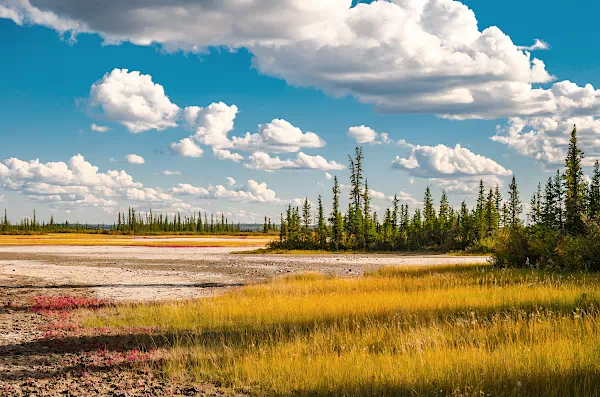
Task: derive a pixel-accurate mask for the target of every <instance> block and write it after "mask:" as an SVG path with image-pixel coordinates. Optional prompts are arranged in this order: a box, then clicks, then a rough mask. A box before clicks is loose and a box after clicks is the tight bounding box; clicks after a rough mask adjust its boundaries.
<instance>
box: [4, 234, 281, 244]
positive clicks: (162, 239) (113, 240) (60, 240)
mask: <svg viewBox="0 0 600 397" xmlns="http://www.w3.org/2000/svg"><path fill="white" fill-rule="evenodd" d="M177 238H186V240H185V241H178V240H176V239H177ZM211 238H217V239H219V240H218V241H215V240H210V239H211ZM271 239H272V237H269V236H243V237H239V236H209V235H201V236H179V235H172V236H158V237H155V236H152V237H150V238H145V237H143V236H120V235H109V234H85V233H82V234H76V233H65V234H60V233H50V234H44V235H0V246H30V245H75V246H133V247H135V246H143V247H260V246H264V245H265V244H266V243H267V242H268V241H270V240H271ZM229 240H230V241H229Z"/></svg>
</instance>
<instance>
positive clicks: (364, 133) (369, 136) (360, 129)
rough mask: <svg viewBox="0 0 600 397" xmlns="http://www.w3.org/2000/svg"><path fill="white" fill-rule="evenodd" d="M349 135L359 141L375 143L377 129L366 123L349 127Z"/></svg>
mask: <svg viewBox="0 0 600 397" xmlns="http://www.w3.org/2000/svg"><path fill="white" fill-rule="evenodd" d="M348 136H349V137H352V138H354V139H355V140H356V142H357V143H373V142H375V139H377V133H376V132H375V130H373V129H372V128H370V127H367V126H364V125H360V126H356V127H350V128H348Z"/></svg>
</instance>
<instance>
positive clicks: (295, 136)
mask: <svg viewBox="0 0 600 397" xmlns="http://www.w3.org/2000/svg"><path fill="white" fill-rule="evenodd" d="M323 146H325V141H324V140H322V139H321V138H320V137H319V136H318V135H317V134H315V133H314V132H310V131H308V132H302V130H301V129H300V128H298V127H295V126H293V125H292V124H290V123H289V122H288V121H286V120H281V119H274V120H273V121H271V122H270V123H266V124H260V125H259V126H258V132H256V133H254V134H250V133H249V132H247V133H246V135H244V136H243V137H233V138H232V140H231V147H233V148H237V149H241V150H246V151H257V150H260V151H266V152H275V153H293V152H298V151H299V150H300V149H302V148H321V147H323Z"/></svg>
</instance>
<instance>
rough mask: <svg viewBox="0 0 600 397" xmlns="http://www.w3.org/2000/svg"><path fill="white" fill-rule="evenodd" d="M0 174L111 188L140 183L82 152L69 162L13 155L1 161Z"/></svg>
mask: <svg viewBox="0 0 600 397" xmlns="http://www.w3.org/2000/svg"><path fill="white" fill-rule="evenodd" d="M0 177H6V178H10V179H12V180H20V181H31V182H42V183H49V184H54V185H61V186H69V185H80V186H105V187H110V188H120V187H136V186H141V184H138V183H135V182H134V181H133V178H132V177H131V176H130V175H128V174H127V173H126V172H125V171H114V170H113V171H108V172H106V173H99V172H98V167H96V166H94V165H92V164H90V163H89V162H87V161H85V159H84V157H83V156H82V155H80V154H78V155H75V156H73V157H71V159H70V160H69V162H68V163H64V162H62V161H60V162H49V163H41V162H40V160H39V159H37V160H31V161H23V160H20V159H18V158H14V157H13V158H10V159H7V160H4V161H3V162H2V163H0Z"/></svg>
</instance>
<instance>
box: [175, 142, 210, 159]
mask: <svg viewBox="0 0 600 397" xmlns="http://www.w3.org/2000/svg"><path fill="white" fill-rule="evenodd" d="M169 149H170V150H171V153H173V154H178V155H180V156H183V157H200V156H202V153H204V150H202V149H201V148H200V147H199V146H198V145H196V143H195V142H194V141H193V140H192V138H183V139H182V140H180V141H179V142H173V143H171V146H170V147H169Z"/></svg>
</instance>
